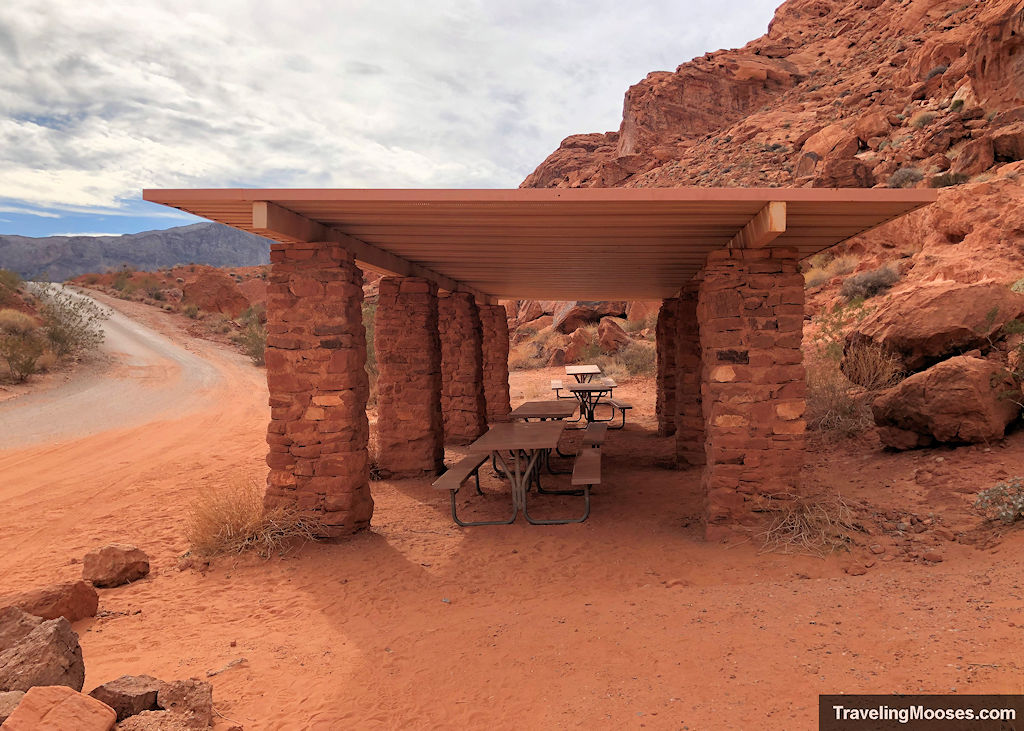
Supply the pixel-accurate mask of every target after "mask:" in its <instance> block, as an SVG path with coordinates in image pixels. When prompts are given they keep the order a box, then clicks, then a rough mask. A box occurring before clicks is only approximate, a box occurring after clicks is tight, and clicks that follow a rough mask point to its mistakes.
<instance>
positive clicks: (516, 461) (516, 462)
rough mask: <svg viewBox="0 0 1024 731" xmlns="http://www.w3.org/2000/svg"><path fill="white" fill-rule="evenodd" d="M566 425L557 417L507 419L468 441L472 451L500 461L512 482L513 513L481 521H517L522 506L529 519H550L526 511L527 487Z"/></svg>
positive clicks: (531, 520) (534, 521)
mask: <svg viewBox="0 0 1024 731" xmlns="http://www.w3.org/2000/svg"><path fill="white" fill-rule="evenodd" d="M564 427H565V425H564V424H563V423H562V422H561V421H560V420H558V419H550V420H547V421H532V422H527V421H510V422H504V423H500V424H494V425H492V426H491V428H490V429H488V430H487V433H486V434H484V435H483V436H482V437H480V438H479V439H477V440H476V441H475V442H473V443H472V444H470V445H469V451H470V453H477V454H479V453H490V455H491V458H492V459H494V460H496V461H498V462H500V463H501V466H502V468H503V469H502V471H503V472H504V474H505V477H506V478H507V479H508V481H509V484H510V485H511V486H512V517H511V518H509V519H508V520H500V521H487V522H486V523H482V524H495V525H497V524H505V523H514V522H515V519H516V517H517V516H518V515H519V511H520V510H522V511H523V515H524V516H525V517H526V519H527V520H528V521H529V522H530V523H535V524H545V523H548V522H550V521H538V520H534V519H533V518H531V517H530V515H529V513H527V512H526V491H527V489H528V488H529V486H530V483H531V482H532V481H533V478H534V473H535V471H536V470H537V469H539V467H540V460H541V459H542V458H543V457H545V455H547V454H549V453H550V451H551V450H552V449H557V448H558V440H559V438H560V437H561V436H562V429H563V428H564Z"/></svg>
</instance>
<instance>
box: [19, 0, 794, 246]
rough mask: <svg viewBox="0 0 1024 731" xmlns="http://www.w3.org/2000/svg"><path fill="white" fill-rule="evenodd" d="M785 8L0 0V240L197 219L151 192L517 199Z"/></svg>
mask: <svg viewBox="0 0 1024 731" xmlns="http://www.w3.org/2000/svg"><path fill="white" fill-rule="evenodd" d="M779 1H780V0H731V1H730V2H727V3H726V2H723V0H674V1H669V0H664V1H662V0H634V2H632V3H627V2H623V0H586V1H584V0H578V1H572V2H570V1H567V0H566V1H562V2H560V1H559V0H475V1H473V0H430V1H424V0H334V1H333V2H328V1H327V0H323V1H318V0H201V1H200V0H174V2H167V1H166V0H120V1H118V2H114V1H109V2H107V1H103V0H0V62H2V64H3V66H2V67H3V69H4V71H3V80H2V82H0V233H16V234H22V235H29V236H42V235H50V234H59V233H126V232H135V231H141V230H146V229H153V228H166V227H169V226H173V225H180V224H182V223H187V222H191V221H192V220H195V219H191V218H190V217H186V216H184V215H182V214H179V213H176V212H173V211H170V210H169V209H164V208H162V207H160V206H156V205H153V204H149V203H145V202H143V201H141V200H140V192H141V189H142V188H146V187H154V188H159V187H166V188H173V187H237V186H252V187H364V188H365V187H381V188H422V187H452V188H466V187H480V188H494V187H516V186H517V185H518V184H519V183H520V182H521V181H522V179H523V178H524V177H525V176H526V175H528V174H529V173H530V172H531V171H532V170H533V169H534V168H535V167H536V166H537V165H538V164H539V163H540V162H541V161H542V160H543V159H544V158H545V157H546V156H547V155H548V154H549V153H550V152H551V151H552V150H553V149H555V148H556V147H557V146H558V143H559V142H560V141H561V140H562V139H563V138H564V137H566V136H568V135H570V134H575V133H580V132H602V131H606V130H611V129H617V128H618V125H619V120H620V118H621V113H622V98H623V94H624V93H625V91H626V89H627V88H628V87H629V86H630V85H631V84H634V83H636V82H637V81H639V80H640V79H642V78H643V77H644V76H645V75H646V74H647V73H648V72H649V71H654V70H671V69H674V68H675V67H676V66H678V65H679V64H680V63H683V62H685V61H687V60H689V59H690V58H693V57H694V56H699V55H701V54H703V53H704V52H705V51H710V50H716V49H719V48H730V47H735V46H740V45H743V44H744V43H746V42H747V41H749V40H752V39H753V38H755V37H757V36H759V35H761V34H762V33H764V32H765V30H766V28H767V25H768V22H769V21H770V20H771V17H772V13H773V10H774V7H775V6H776V5H777V4H778V2H779Z"/></svg>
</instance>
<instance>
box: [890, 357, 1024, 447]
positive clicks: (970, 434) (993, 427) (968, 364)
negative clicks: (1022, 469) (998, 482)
mask: <svg viewBox="0 0 1024 731" xmlns="http://www.w3.org/2000/svg"><path fill="white" fill-rule="evenodd" d="M1019 400H1020V388H1019V386H1017V385H1016V384H1015V383H1014V381H1013V379H1012V378H1010V377H1009V375H1008V374H1007V373H1006V371H1005V370H1004V369H1003V367H1002V366H1001V365H1000V364H999V363H994V362H992V361H988V360H982V359H981V358H975V357H971V356H957V357H955V358H950V359H949V360H946V361H943V362H942V363H939V364H938V365H935V366H932V367H931V368H929V369H928V370H925V371H922V372H921V373H917V374H914V375H913V376H910V377H909V378H907V379H906V380H904V381H902V382H901V383H900V384H899V385H897V386H896V387H895V388H892V389H890V390H888V391H886V392H885V393H883V394H882V395H881V396H879V397H878V398H877V399H875V402H874V404H873V405H872V412H873V414H874V417H875V423H876V424H877V425H878V434H879V437H880V438H881V440H882V443H883V444H885V445H886V446H887V447H891V448H893V449H911V448H914V447H919V446H928V445H930V444H933V443H934V442H942V443H948V444H964V443H974V442H988V441H992V440H996V439H1001V438H1002V437H1003V434H1004V433H1005V430H1006V427H1007V425H1008V424H1009V423H1010V422H1011V421H1013V420H1014V419H1015V418H1017V416H1018V415H1019V414H1020V409H1021V407H1020V404H1019V403H1018V401H1019Z"/></svg>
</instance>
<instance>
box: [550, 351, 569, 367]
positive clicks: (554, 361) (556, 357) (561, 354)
mask: <svg viewBox="0 0 1024 731" xmlns="http://www.w3.org/2000/svg"><path fill="white" fill-rule="evenodd" d="M564 365H565V349H564V348H555V349H554V350H552V351H551V356H550V357H549V358H548V367H549V368H553V367H558V366H564Z"/></svg>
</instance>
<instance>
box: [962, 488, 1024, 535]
mask: <svg viewBox="0 0 1024 731" xmlns="http://www.w3.org/2000/svg"><path fill="white" fill-rule="evenodd" d="M974 507H976V508H977V509H979V510H981V511H982V512H983V513H985V516H986V517H987V518H988V519H989V520H998V521H1000V522H1002V523H1006V524H1007V525H1009V524H1011V523H1014V522H1016V521H1017V520H1018V519H1020V518H1024V479H1022V478H1020V477H1012V478H1010V479H1009V480H1007V481H1006V482H1000V483H998V484H997V485H995V486H993V487H990V488H988V489H987V490H982V491H981V492H979V493H978V499H977V500H975V502H974Z"/></svg>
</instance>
